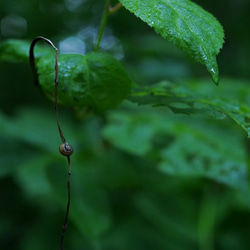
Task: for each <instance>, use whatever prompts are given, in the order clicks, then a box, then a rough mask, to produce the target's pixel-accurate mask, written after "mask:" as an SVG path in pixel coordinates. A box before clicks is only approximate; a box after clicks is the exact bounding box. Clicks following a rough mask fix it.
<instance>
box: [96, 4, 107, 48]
mask: <svg viewBox="0 0 250 250" xmlns="http://www.w3.org/2000/svg"><path fill="white" fill-rule="evenodd" d="M109 2H110V0H106V3H105V7H104V12H103V15H102V21H101V25H100V28H99V32H98V36H97V43H96V47H95V50H96V51H98V50H99V48H100V43H101V40H102V35H103V32H104V29H105V26H106V23H107V20H108V16H109V6H110V5H109Z"/></svg>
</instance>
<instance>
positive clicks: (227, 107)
mask: <svg viewBox="0 0 250 250" xmlns="http://www.w3.org/2000/svg"><path fill="white" fill-rule="evenodd" d="M235 82H237V84H240V82H239V81H237V80H235ZM235 82H234V81H233V82H231V83H230V82H228V85H229V86H228V88H230V89H231V91H229V90H227V92H225V93H223V89H224V90H225V88H222V90H221V92H220V94H218V92H217V91H215V89H214V88H213V89H212V88H205V87H204V86H202V85H206V84H202V82H192V83H191V84H187V85H186V86H184V85H183V86H181V85H176V84H172V83H170V82H161V83H159V84H156V85H154V86H149V87H138V88H135V89H134V90H133V93H132V94H131V96H130V97H129V100H130V101H132V102H135V103H137V104H139V105H152V106H167V107H168V108H170V109H171V110H172V111H173V112H174V113H176V114H188V115H189V114H209V115H212V116H213V117H214V118H215V119H224V118H226V117H227V116H229V117H231V118H232V119H233V120H234V121H235V122H236V123H237V124H239V125H240V126H241V127H242V128H243V129H244V130H245V131H246V132H247V134H248V137H250V122H249V120H250V108H249V105H247V103H242V99H239V98H240V96H242V95H244V96H249V95H250V91H249V88H247V87H243V86H241V89H239V86H238V97H237V94H236V92H237V87H236V85H235ZM225 84H227V80H226V81H225ZM200 90H201V91H203V92H202V93H201V91H200ZM216 90H217V89H216ZM195 93H197V94H195ZM229 93H232V94H233V97H232V98H230V95H229ZM240 93H241V94H240ZM247 93H248V94H247ZM232 94H231V95H232ZM236 98H238V100H237V99H236ZM241 98H242V97H241Z"/></svg>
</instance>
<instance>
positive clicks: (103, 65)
mask: <svg viewBox="0 0 250 250" xmlns="http://www.w3.org/2000/svg"><path fill="white" fill-rule="evenodd" d="M37 67H38V73H39V82H40V85H41V87H42V89H43V91H44V92H45V94H46V95H47V96H48V97H49V98H50V99H51V100H53V101H54V91H55V84H54V78H55V62H54V57H46V58H42V59H41V60H39V61H38V63H37ZM58 78H59V86H58V101H59V103H61V104H64V105H66V106H77V107H84V106H89V107H91V108H92V109H93V110H95V111H97V112H103V111H105V110H107V109H111V108H114V107H116V106H117V105H118V104H120V103H121V102H122V101H123V99H125V98H126V97H127V96H128V94H129V92H130V89H131V85H132V82H131V80H130V78H129V76H128V74H127V73H126V71H125V70H124V68H123V66H122V64H121V63H120V62H119V61H118V60H116V59H115V58H114V57H112V56H110V55H108V54H105V53H100V52H92V53H89V54H87V55H85V56H82V55H79V54H63V55H60V56H59V77H58Z"/></svg>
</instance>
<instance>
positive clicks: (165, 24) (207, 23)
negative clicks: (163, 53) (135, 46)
mask: <svg viewBox="0 0 250 250" xmlns="http://www.w3.org/2000/svg"><path fill="white" fill-rule="evenodd" d="M120 2H121V3H122V4H123V6H124V7H125V8H126V9H128V10H129V11H131V12H132V13H134V14H135V15H136V16H138V17H139V18H140V19H141V20H142V21H144V22H146V23H147V24H148V25H149V26H150V27H153V28H154V30H155V31H156V32H157V33H159V34H160V35H161V36H162V37H163V38H165V39H167V40H169V41H170V42H172V43H174V44H175V45H176V46H178V47H179V48H180V49H182V50H184V51H185V52H187V53H188V54H189V55H191V56H192V57H193V58H194V59H195V60H196V61H197V62H199V63H202V64H204V65H205V66H206V68H207V70H208V71H209V72H210V74H211V76H212V78H213V81H214V82H215V83H216V84H217V83H218V81H219V71H218V66H217V62H216V55H217V54H218V53H219V51H220V49H221V48H222V44H223V38H224V32H223V29H222V26H221V25H220V23H219V22H218V21H217V20H216V19H215V18H214V17H213V16H212V15H211V14H210V13H208V12H206V11H205V10H204V9H202V8H201V7H200V6H198V5H196V4H195V3H193V2H191V1H188V0H133V1H131V0H120Z"/></svg>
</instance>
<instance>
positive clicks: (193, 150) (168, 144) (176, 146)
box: [103, 108, 247, 190]
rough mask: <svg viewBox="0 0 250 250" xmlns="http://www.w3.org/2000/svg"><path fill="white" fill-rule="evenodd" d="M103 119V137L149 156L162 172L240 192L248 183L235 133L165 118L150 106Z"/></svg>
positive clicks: (242, 150)
mask: <svg viewBox="0 0 250 250" xmlns="http://www.w3.org/2000/svg"><path fill="white" fill-rule="evenodd" d="M160 110H161V109H160ZM108 121H109V123H108V125H107V126H106V127H105V128H104V130H103V136H104V138H105V139H106V140H107V141H109V142H110V143H112V144H113V145H115V146H116V147H118V148H120V149H122V150H124V151H127V152H129V153H131V154H134V155H138V156H141V157H146V158H148V159H151V160H153V161H154V162H155V163H154V164H155V166H156V167H157V168H158V169H159V171H161V172H162V173H166V174H169V175H174V176H185V177H206V178H209V179H212V180H214V181H216V182H220V183H224V184H226V185H229V186H233V187H237V188H240V189H242V190H243V189H245V188H246V186H247V160H246V155H245V152H244V147H243V143H242V137H241V136H239V134H238V133H237V132H236V133H234V132H233V131H232V130H227V129H225V128H223V129H219V128H218V127H216V128H213V126H212V125H210V124H209V123H206V122H204V121H203V122H201V121H202V118H201V117H199V119H195V118H192V119H190V118H189V117H187V118H186V119H185V117H183V116H181V117H180V116H176V115H173V114H172V115H171V114H168V115H167V116H166V115H164V114H163V112H162V110H161V111H158V112H157V110H153V111H150V109H149V108H147V109H143V110H142V111H141V112H138V111H137V112H135V113H134V114H131V113H129V112H127V113H126V112H119V113H118V112H115V113H112V114H110V115H109V117H108ZM141 128H142V131H140V130H141ZM145 135H146V136H145Z"/></svg>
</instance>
